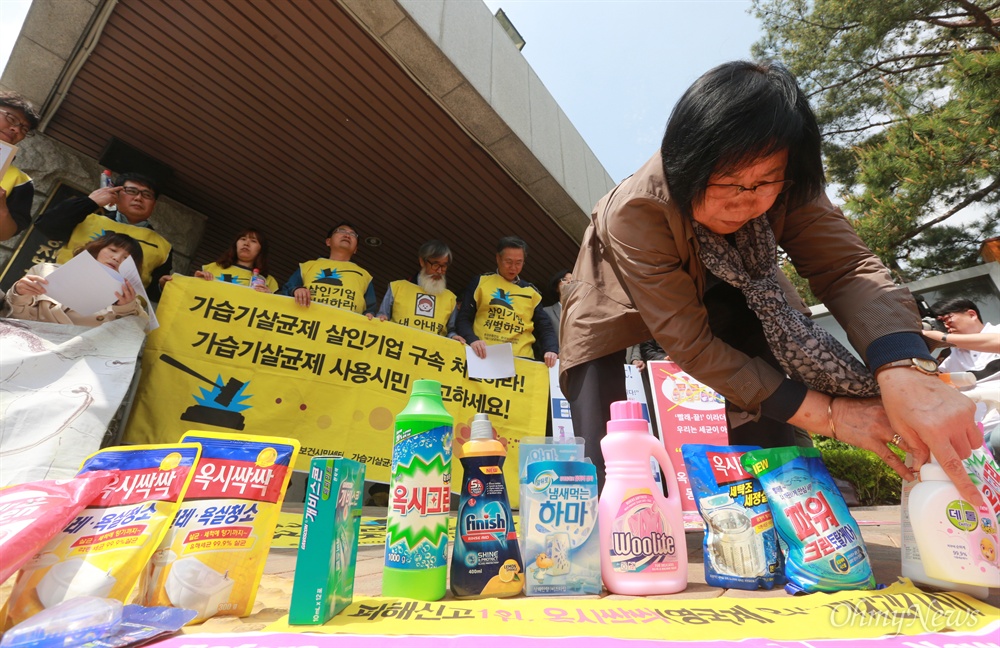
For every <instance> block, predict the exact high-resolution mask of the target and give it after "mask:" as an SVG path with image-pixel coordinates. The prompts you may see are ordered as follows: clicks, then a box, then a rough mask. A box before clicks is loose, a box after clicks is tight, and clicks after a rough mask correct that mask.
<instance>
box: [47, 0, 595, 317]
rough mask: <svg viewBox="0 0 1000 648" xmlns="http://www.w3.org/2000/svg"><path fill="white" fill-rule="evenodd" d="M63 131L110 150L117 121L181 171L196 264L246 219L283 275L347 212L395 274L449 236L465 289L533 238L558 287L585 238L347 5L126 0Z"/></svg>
mask: <svg viewBox="0 0 1000 648" xmlns="http://www.w3.org/2000/svg"><path fill="white" fill-rule="evenodd" d="M48 133H49V134H50V135H52V136H53V137H56V138H57V139H59V140H61V141H63V142H64V143H66V144H68V145H69V146H72V147H73V148H75V149H77V150H80V151H82V152H84V153H86V154H87V155H90V156H93V157H95V158H96V157H98V156H99V155H100V153H101V151H102V150H103V149H104V147H105V145H106V144H107V141H108V140H109V139H110V138H111V137H112V136H115V137H118V138H119V139H121V140H123V141H125V142H127V143H129V144H130V145H132V146H134V147H136V148H137V149H139V150H141V151H143V152H145V153H146V154H148V155H150V156H152V157H154V158H157V159H158V160H161V161H162V162H164V163H166V164H168V165H169V166H170V167H172V168H173V169H174V174H175V175H174V178H173V179H172V181H171V182H170V184H169V186H167V187H165V188H164V193H165V194H166V195H169V196H170V197H171V198H173V199H175V200H177V201H179V202H181V203H183V204H186V205H189V206H191V207H193V208H195V209H197V210H199V211H201V212H202V213H204V214H205V215H206V216H208V218H209V221H208V224H207V227H206V231H205V235H204V238H203V240H202V242H201V245H200V248H199V250H198V253H197V254H196V257H195V262H196V263H197V264H201V263H204V262H207V261H210V260H211V259H212V258H214V257H215V256H216V255H217V254H218V253H219V252H220V251H221V250H222V249H224V248H225V247H226V246H227V245H228V244H229V242H230V241H231V239H232V237H233V236H234V234H235V232H236V231H237V230H239V229H240V228H241V227H243V226H245V225H247V224H251V223H252V224H256V225H258V226H260V227H262V228H263V229H264V230H265V231H266V232H267V233H268V234H269V237H270V239H271V241H272V246H271V249H272V265H273V267H274V269H275V275H277V277H278V278H279V281H280V280H283V279H284V278H285V277H287V276H288V275H289V274H290V273H291V272H292V271H293V270H294V268H295V264H297V263H298V262H300V261H304V260H306V259H310V258H315V257H317V256H325V255H326V250H325V248H324V245H323V238H324V235H325V233H326V231H327V230H328V229H329V227H330V226H332V225H333V224H335V223H336V222H337V221H339V220H341V219H347V220H350V221H352V222H354V223H355V224H356V225H357V226H358V228H359V229H360V230H361V233H362V236H363V237H364V236H375V237H378V238H379V239H381V241H382V245H381V246H380V247H377V248H366V247H365V246H363V245H362V246H361V247H360V250H359V254H358V255H357V256H356V257H355V260H356V261H357V262H358V263H360V264H361V265H363V266H364V267H366V268H367V269H368V270H369V271H370V272H372V274H373V276H374V277H375V279H376V288H377V289H378V292H379V296H380V297H381V292H382V291H383V290H384V289H385V286H386V284H387V283H388V282H389V281H392V280H394V279H398V278H401V277H408V276H410V275H411V274H412V273H413V272H414V270H415V269H416V258H415V257H416V248H417V246H419V244H420V243H421V242H423V241H424V240H427V239H429V238H441V239H442V240H445V241H446V242H448V243H449V245H451V247H452V249H453V250H454V252H455V255H456V261H455V265H454V266H453V268H452V271H451V272H450V273H449V282H450V284H451V286H452V288H453V289H454V290H456V291H460V290H461V289H462V288H463V287H464V286H465V284H466V283H467V282H468V281H469V280H470V279H471V278H472V277H473V276H474V275H475V274H477V273H479V272H482V271H487V270H490V269H492V268H493V267H494V264H493V255H494V250H495V245H496V241H497V239H498V238H499V237H500V236H503V235H505V234H517V235H519V236H521V237H522V238H524V239H525V240H526V241H527V242H528V244H529V246H530V249H531V254H530V256H529V262H528V264H527V268H526V272H525V278H527V279H529V280H532V281H534V282H535V283H536V285H538V286H539V287H540V288H544V285H545V283H546V282H547V280H548V278H549V276H551V275H552V273H554V272H555V271H556V270H557V269H559V268H561V267H563V266H571V265H572V262H573V261H574V259H575V257H576V250H577V245H576V243H575V242H574V241H573V240H572V239H571V237H570V236H569V235H567V234H566V233H565V232H563V231H562V230H561V229H560V228H559V227H558V226H557V225H556V224H555V222H554V221H553V220H552V219H551V218H550V217H549V216H548V215H547V214H546V213H545V212H544V211H543V210H542V209H541V208H540V207H539V206H538V205H537V204H536V203H535V202H534V201H533V200H532V199H531V198H530V197H529V196H528V195H527V194H526V193H525V191H524V189H523V188H522V187H520V186H519V185H518V184H517V183H516V182H515V181H514V180H513V179H511V178H510V176H508V175H507V173H506V172H505V171H504V170H503V169H502V168H500V166H499V165H498V164H497V163H496V162H495V161H494V160H493V159H492V158H491V157H490V156H489V155H488V154H487V153H486V152H485V151H483V150H482V148H481V147H480V146H479V145H478V144H477V143H476V142H475V141H474V140H472V138H471V137H470V136H469V135H468V134H467V133H466V132H465V131H464V130H463V129H462V128H461V127H460V126H459V125H458V124H456V123H455V122H454V120H453V119H452V118H451V117H450V116H449V115H448V114H447V113H446V112H445V111H444V110H443V109H442V108H441V107H440V106H439V105H438V104H437V103H436V102H435V101H434V100H432V99H431V98H430V97H428V96H427V94H426V93H425V92H424V91H423V89H422V88H421V87H419V86H418V85H417V84H416V83H415V82H414V81H413V80H412V79H411V78H410V77H409V75H408V74H407V73H406V72H405V71H404V70H402V69H400V67H399V66H398V64H397V63H396V62H395V61H394V60H393V59H392V58H391V57H390V56H389V55H388V54H386V53H385V52H384V51H383V50H382V49H381V47H380V46H379V45H378V44H377V43H376V42H375V41H374V40H372V38H371V37H370V36H369V35H368V34H367V33H366V32H365V31H363V30H362V29H361V28H360V27H358V26H357V25H356V24H355V23H354V21H353V20H352V19H351V18H350V17H349V16H348V15H347V14H346V13H345V12H344V10H343V9H342V8H341V7H340V6H339V5H338V4H336V3H333V2H324V1H321V0H317V1H314V2H305V1H302V2H295V3H291V2H264V1H258V2H232V3H224V2H218V1H210V0H183V1H182V0H174V1H172V2H169V3H164V2H156V1H152V0H151V1H143V0H121V1H120V2H119V3H118V4H117V5H116V7H115V10H114V12H113V14H112V16H111V18H110V20H109V21H108V23H107V25H106V26H105V29H104V31H103V33H102V36H101V39H100V42H99V43H98V45H97V47H96V49H95V50H94V52H93V53H92V54H91V56H90V57H89V58H88V60H87V61H86V63H85V64H84V65H83V68H82V69H81V70H80V72H79V74H78V75H77V77H76V80H75V81H74V83H73V86H72V87H71V89H70V91H69V93H68V95H67V96H66V98H65V100H64V101H63V103H62V105H61V106H60V108H59V111H58V112H57V114H56V115H55V118H54V119H53V120H52V122H51V123H50V126H49V129H48Z"/></svg>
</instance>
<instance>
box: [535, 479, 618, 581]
mask: <svg viewBox="0 0 1000 648" xmlns="http://www.w3.org/2000/svg"><path fill="white" fill-rule="evenodd" d="M527 469H528V472H527V475H526V481H525V482H524V483H523V484H522V487H521V529H522V535H523V538H524V540H523V542H522V544H521V546H522V556H523V558H524V576H525V581H524V593H525V594H527V595H528V596H573V595H582V594H599V593H600V592H601V546H600V538H599V537H598V533H597V469H596V468H595V467H594V465H593V464H591V463H586V462H583V461H536V462H533V463H530V464H528V467H527Z"/></svg>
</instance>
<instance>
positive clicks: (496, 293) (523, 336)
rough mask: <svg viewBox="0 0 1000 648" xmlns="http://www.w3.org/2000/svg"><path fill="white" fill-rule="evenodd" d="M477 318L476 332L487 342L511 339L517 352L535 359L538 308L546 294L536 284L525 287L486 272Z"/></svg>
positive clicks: (479, 291) (478, 295) (478, 288)
mask: <svg viewBox="0 0 1000 648" xmlns="http://www.w3.org/2000/svg"><path fill="white" fill-rule="evenodd" d="M475 299H476V304H477V309H476V321H475V323H474V324H473V326H472V331H473V332H474V333H475V334H476V337H478V338H479V339H480V340H483V341H484V342H486V344H503V343H505V342H510V343H511V344H512V345H513V347H514V355H515V356H518V357H521V358H533V357H534V353H533V352H532V350H531V345H532V344H534V343H535V322H534V311H535V307H536V306H538V304H539V302H541V301H542V296H541V295H540V294H539V293H538V291H537V290H535V288H534V287H532V286H525V287H523V288H522V287H521V286H518V285H517V284H515V283H512V282H510V281H507V280H506V279H504V278H503V277H501V276H500V275H498V274H491V275H483V276H482V277H480V279H479V285H478V286H476V291H475Z"/></svg>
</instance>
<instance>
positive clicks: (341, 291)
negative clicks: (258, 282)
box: [278, 221, 375, 315]
mask: <svg viewBox="0 0 1000 648" xmlns="http://www.w3.org/2000/svg"><path fill="white" fill-rule="evenodd" d="M326 245H327V247H329V248H330V256H329V257H328V258H326V259H315V260H313V261H306V262H305V263H300V264H299V269H298V270H296V271H295V274H293V275H292V276H291V277H290V278H289V279H288V281H286V282H285V285H284V286H282V287H281V290H280V291H279V293H278V294H281V295H288V296H289V297H294V298H295V303H296V304H298V305H299V306H308V305H309V304H311V303H312V302H319V303H321V304H327V305H328V306H333V307H334V308H343V309H344V310H349V311H354V312H355V313H358V314H359V315H374V314H375V286H374V284H373V283H372V276H371V275H370V274H369V273H368V271H367V270H365V269H364V268H362V267H361V266H359V265H358V264H356V263H354V262H353V261H351V258H352V257H353V256H354V253H355V252H357V251H358V228H356V227H355V226H354V225H352V224H351V223H348V222H347V221H343V222H341V223H339V224H337V226H335V227H333V228H332V229H331V230H330V231H329V232H327V233H326Z"/></svg>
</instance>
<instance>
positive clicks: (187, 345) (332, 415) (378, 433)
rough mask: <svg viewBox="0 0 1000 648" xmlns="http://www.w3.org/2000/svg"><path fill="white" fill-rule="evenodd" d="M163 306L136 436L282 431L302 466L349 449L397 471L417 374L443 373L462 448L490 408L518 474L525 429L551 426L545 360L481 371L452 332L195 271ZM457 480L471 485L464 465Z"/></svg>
mask: <svg viewBox="0 0 1000 648" xmlns="http://www.w3.org/2000/svg"><path fill="white" fill-rule="evenodd" d="M158 313H159V315H160V328H158V329H157V330H156V331H154V332H153V333H152V334H151V335H150V336H149V339H148V341H147V343H146V348H145V351H144V353H143V357H142V378H141V380H140V383H139V389H138V393H137V395H136V401H135V405H134V406H133V409H132V415H131V417H130V419H129V423H128V428H127V430H126V440H127V441H128V442H130V443H166V442H173V441H176V440H177V439H179V438H180V436H181V434H183V433H184V432H186V431H187V430H189V429H203V430H204V429H209V430H210V429H220V430H242V431H246V432H248V433H251V434H279V435H283V436H291V437H295V438H297V439H298V440H299V441H300V442H301V443H302V451H301V453H300V454H299V458H298V461H297V464H296V469H298V470H301V471H306V470H308V467H309V459H310V457H313V456H316V455H338V456H344V457H347V458H349V459H353V460H355V461H360V462H362V463H364V464H366V466H367V477H368V479H370V480H373V481H385V482H387V481H388V480H389V465H390V462H391V458H392V436H393V420H394V418H395V415H396V414H397V413H398V412H399V411H400V410H402V409H403V407H404V406H405V405H406V401H407V397H408V396H409V393H410V389H411V388H412V385H413V381H414V380H416V379H418V378H429V379H433V380H437V381H439V382H441V384H442V394H443V399H444V405H445V407H446V408H447V409H448V411H449V413H451V415H452V416H454V417H455V441H454V443H455V450H456V452H458V451H459V449H460V448H461V444H463V443H465V442H466V441H468V440H469V434H470V424H471V422H472V417H473V416H474V415H475V414H476V412H486V413H488V414H489V415H490V420H491V421H493V425H494V427H495V428H496V430H497V434H498V435H499V437H500V440H501V442H502V443H505V444H506V445H507V448H508V454H510V453H514V454H513V455H512V457H513V458H511V459H509V460H508V461H507V463H506V465H505V472H506V473H507V474H506V477H507V479H508V481H509V482H510V483H516V481H517V460H516V453H517V448H518V445H519V443H520V439H521V438H522V437H524V436H541V435H543V434H544V431H545V417H546V397H547V394H548V389H547V382H548V373H547V371H546V368H545V365H544V364H542V363H540V362H533V361H529V360H523V359H516V360H515V368H516V370H517V375H516V376H514V377H512V378H503V379H495V380H470V379H468V378H467V377H466V368H465V349H464V347H463V346H462V345H461V344H459V343H458V342H455V341H454V340H449V339H447V338H444V337H442V336H438V335H432V334H430V333H426V332H424V331H420V330H417V329H412V328H407V327H404V326H400V325H398V324H393V323H392V322H380V321H378V320H371V321H369V320H368V319H366V318H365V317H363V316H361V315H357V314H355V313H352V312H349V311H345V310H340V309H336V308H332V307H329V306H325V305H322V304H313V305H311V306H309V307H303V306H298V305H297V304H295V301H294V300H293V299H290V298H288V297H283V296H279V295H268V294H264V293H259V292H256V291H253V290H247V289H246V288H244V287H242V286H234V285H229V284H224V283H222V282H218V281H215V282H210V281H202V280H200V279H193V278H189V277H177V278H175V279H174V281H171V282H170V283H169V284H167V289H166V290H165V291H164V294H163V298H162V300H161V301H160V306H159V309H158ZM456 456H457V455H456ZM456 468H457V466H456ZM453 483H456V484H461V483H462V481H461V475H460V474H456V475H455V479H454V481H453Z"/></svg>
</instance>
